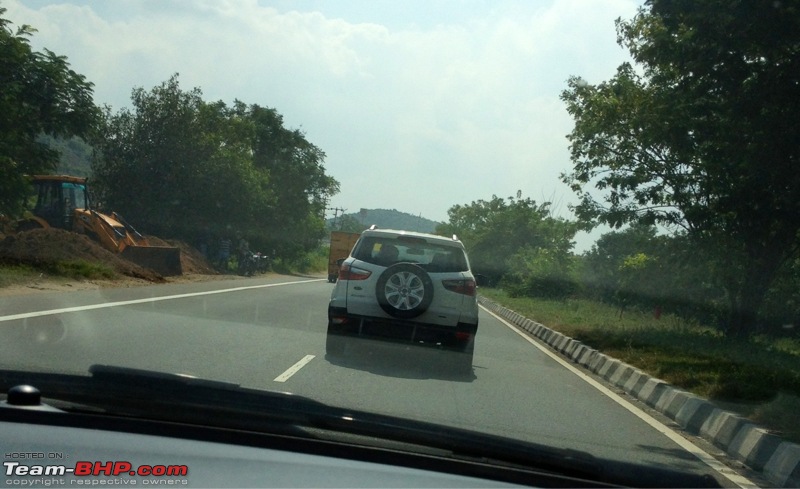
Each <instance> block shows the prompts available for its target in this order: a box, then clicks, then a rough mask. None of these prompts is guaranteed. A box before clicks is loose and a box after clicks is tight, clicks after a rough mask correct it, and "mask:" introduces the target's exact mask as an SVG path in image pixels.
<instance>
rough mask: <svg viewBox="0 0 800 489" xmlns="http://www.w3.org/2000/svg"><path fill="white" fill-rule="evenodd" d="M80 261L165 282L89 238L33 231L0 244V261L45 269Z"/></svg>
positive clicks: (72, 234)
mask: <svg viewBox="0 0 800 489" xmlns="http://www.w3.org/2000/svg"><path fill="white" fill-rule="evenodd" d="M72 260H83V261H87V262H91V263H98V264H101V265H105V266H107V267H109V268H111V269H112V270H114V271H116V272H117V273H120V274H123V275H127V276H130V277H136V278H141V279H144V280H148V281H150V282H164V281H165V280H164V277H162V276H161V275H159V274H158V273H156V272H154V271H152V270H148V269H146V268H142V267H140V266H138V265H136V264H134V263H131V262H129V261H128V260H125V259H122V258H120V257H119V256H118V255H116V254H115V253H112V252H110V251H108V250H106V249H105V248H103V247H102V246H100V245H99V244H98V243H96V242H95V241H92V239H91V238H89V237H88V236H85V235H82V234H77V233H71V232H69V231H65V230H63V229H34V230H32V231H26V232H22V233H18V234H16V235H14V236H8V237H6V238H5V239H4V240H3V241H0V261H2V262H5V263H14V264H28V265H32V266H36V267H47V266H51V265H54V264H56V263H58V262H62V261H72Z"/></svg>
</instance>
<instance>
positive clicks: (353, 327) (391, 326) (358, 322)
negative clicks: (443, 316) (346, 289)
mask: <svg viewBox="0 0 800 489" xmlns="http://www.w3.org/2000/svg"><path fill="white" fill-rule="evenodd" d="M477 331H478V323H474V324H472V323H458V324H457V325H456V326H449V327H448V326H441V325H436V324H426V323H421V322H418V321H403V320H400V319H384V318H375V317H365V316H358V315H353V314H348V313H347V309H345V308H339V307H329V308H328V335H329V336H331V335H335V336H341V337H360V338H369V339H378V340H384V341H391V342H395V343H405V344H413V345H418V346H421V347H431V348H443V349H448V350H454V351H460V352H467V353H471V352H472V351H473V350H474V348H475V333H477Z"/></svg>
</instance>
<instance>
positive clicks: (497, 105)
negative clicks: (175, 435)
mask: <svg viewBox="0 0 800 489" xmlns="http://www.w3.org/2000/svg"><path fill="white" fill-rule="evenodd" d="M731 33H735V35H733V34H731ZM0 36H2V39H1V40H2V43H1V44H0V50H2V51H0V70H2V72H0V93H2V94H3V95H2V96H1V97H0V176H1V177H2V178H1V179H0V180H1V181H0V369H5V370H13V371H24V372H31V373H49V374H54V373H64V374H75V375H79V376H89V375H90V374H89V371H90V368H92V366H95V365H104V366H108V367H120V368H129V369H140V370H149V371H155V372H162V373H166V374H185V375H190V376H194V377H198V378H202V379H206V380H209V381H217V382H225V383H231V384H235V385H239V386H243V387H245V388H248V389H254V390H263V391H280V392H288V393H291V394H296V395H298V396H302V397H303V398H306V399H309V400H312V401H315V402H319V403H322V404H325V405H328V406H331V407H336V408H345V409H353V410H358V411H363V412H367V413H374V414H383V415H391V416H395V417H397V418H400V419H405V420H413V421H423V422H430V423H434V424H437V425H441V426H444V427H453V428H464V429H469V430H474V431H476V432H479V433H484V434H490V435H497V436H501V437H506V438H508V439H511V440H514V441H524V442H532V443H537V444H542V445H546V446H550V447H555V448H565V449H572V450H578V451H581V452H585V453H587V454H591V455H593V456H596V457H599V458H602V459H609V460H615V461H625V462H634V463H638V464H642V465H643V466H645V467H650V468H653V467H660V468H673V469H676V470H681V471H686V472H690V473H697V474H701V473H702V474H704V473H713V474H715V477H716V476H720V477H728V476H730V479H726V480H727V481H728V482H729V483H730V485H747V484H749V483H751V482H752V483H754V484H756V483H760V484H766V485H791V484H792V483H793V481H797V478H796V477H797V473H798V472H797V471H798V470H800V469H795V468H793V467H794V466H791V464H792V463H794V462H793V461H795V462H797V463H798V464H800V460H799V459H798V457H800V455H798V454H800V449H798V443H800V430H799V429H798V423H797V419H798V418H797V413H798V412H800V333H798V331H800V328H798V324H800V293H799V292H798V291H800V204H798V203H800V173H799V172H797V171H796V167H797V162H798V158H800V146H799V145H798V142H799V141H800V134H798V132H799V131H800V120H798V118H800V79H798V73H800V66H798V63H799V62H798V60H799V59H800V9H798V8H797V5H796V4H795V3H793V2H773V1H764V2H724V1H709V2H667V1H657V0H654V1H644V0H608V1H606V0H600V1H592V2H584V1H571V0H543V1H537V2H530V1H516V0H500V1H497V2H482V1H466V2H452V1H449V0H446V1H441V2H419V1H410V2H405V1H404V2H390V1H382V0H381V1H347V2H316V1H300V2H285V1H282V0H277V1H272V2H265V1H241V2H217V1H211V0H187V1H182V2H151V1H138V0H126V1H120V2H108V1H103V0H0ZM36 175H39V176H48V177H47V178H48V180H46V181H44V182H42V184H41V185H39V184H37V185H39V186H38V192H36V191H34V185H33V183H32V180H31V179H32V177H33V176H36ZM84 178H85V180H84ZM78 182H81V183H78ZM87 191H88V192H89V193H90V194H91V196H92V201H91V202H86V200H85V199H86V195H88V194H87V193H86V192H87ZM89 205H91V209H88V207H89ZM373 225H374V226H375V228H374V230H373V231H371V232H373V233H375V234H369V233H370V232H367V234H365V235H364V236H363V237H361V233H363V232H365V231H366V230H368V229H370V227H371V226H373ZM400 230H402V231H403V232H405V233H406V234H405V235H403V234H401V233H399V231H400ZM395 231H397V232H398V234H400V235H399V236H395V235H393V234H392V232H395ZM381 233H383V234H381ZM433 236H438V237H442V238H434V237H433ZM455 236H457V238H455ZM359 237H361V239H360V241H359ZM451 237H452V239H451ZM437 239H442V240H443V241H437ZM378 265H380V266H378ZM123 381H124V378H123V380H120V382H123ZM151 381H152V382H156V380H151ZM148 382H150V381H148ZM81 400H82V401H86V402H88V400H87V399H86V398H82V399H81ZM176 402H182V401H181V399H180V398H179V397H176ZM140 407H141V409H140V411H138V412H137V415H140V416H142V417H146V416H147V415H148V413H147V412H146V411H147V410H146V406H140ZM104 409H111V408H110V407H108V405H106V404H104ZM174 412H175V413H178V412H180V409H179V408H177V407H176V408H175V410H174ZM228 412H229V413H231V417H234V414H233V411H228ZM162 414H163V413H161V414H159V413H156V412H155V411H154V412H153V413H151V415H152V416H154V417H158V416H161V415H162ZM192 419H193V420H195V421H196V419H197V418H192ZM226 422H232V421H231V420H228V419H227V417H226V416H218V417H217V418H215V421H209V423H220V424H224V423H226ZM236 423H237V429H242V428H243V426H244V424H246V423H245V422H244V421H242V420H241V419H237V421H236ZM243 423H244V424H243ZM254 426H255V425H254ZM748 427H749V428H748ZM746 429H753V430H761V431H758V433H760V434H761V435H759V436H762V435H763V436H765V437H767V435H768V437H767V438H765V439H764V440H761V439H760V438H759V441H758V442H754V441H752V438H750V437H751V436H754V435H751V434H750V432H746V431H742V430H746ZM687 438H691V439H692V440H694V439H695V438H696V439H697V444H696V445H695V444H693V443H690V442H687V441H686V439H687ZM687 444H688V445H690V446H687ZM698 446H699V447H700V448H697V447H698ZM693 447H694V448H693ZM484 448H485V447H484ZM695 448H696V449H695ZM9 449H13V450H17V448H15V447H10V448H9ZM701 454H702V455H701ZM77 455H78V454H76V456H77ZM709 460H714V461H715V462H709ZM715 464H718V465H715ZM787 464H788V465H787ZM720 467H722V468H720ZM798 467H800V465H798ZM731 474H734V475H731ZM792 474H794V475H792ZM737 477H741V478H742V479H737ZM793 477H794V479H793ZM743 481H744V482H743ZM754 481H755V482H754Z"/></svg>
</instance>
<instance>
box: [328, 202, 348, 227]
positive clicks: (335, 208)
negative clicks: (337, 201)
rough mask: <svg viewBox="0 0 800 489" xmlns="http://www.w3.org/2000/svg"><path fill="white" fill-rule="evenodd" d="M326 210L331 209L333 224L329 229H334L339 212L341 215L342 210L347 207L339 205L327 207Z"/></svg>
mask: <svg viewBox="0 0 800 489" xmlns="http://www.w3.org/2000/svg"><path fill="white" fill-rule="evenodd" d="M326 210H329V211H333V225H332V226H331V229H335V228H336V221H337V220H338V219H339V213H340V212H341V213H342V215H344V211H346V210H347V209H343V208H341V207H328V208H327V209H326Z"/></svg>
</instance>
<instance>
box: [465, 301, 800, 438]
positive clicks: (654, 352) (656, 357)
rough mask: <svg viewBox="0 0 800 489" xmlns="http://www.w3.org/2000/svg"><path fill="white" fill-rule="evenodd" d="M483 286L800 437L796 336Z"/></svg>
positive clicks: (523, 310)
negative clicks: (738, 330) (733, 330)
mask: <svg viewBox="0 0 800 489" xmlns="http://www.w3.org/2000/svg"><path fill="white" fill-rule="evenodd" d="M481 294H482V295H484V296H485V297H487V298H489V299H491V300H493V301H495V302H497V303H499V304H502V305H504V306H506V307H508V308H510V309H512V310H514V311H516V312H518V313H519V314H522V315H523V316H526V317H528V318H530V319H533V320H535V321H537V322H540V323H542V324H545V325H547V326H548V327H549V328H552V329H555V330H557V331H559V332H561V333H563V334H565V335H567V336H570V337H572V338H575V339H576V340H579V341H581V342H583V343H585V344H586V345H589V346H591V347H592V348H595V349H597V350H600V351H602V352H603V353H605V354H607V355H610V356H612V357H614V358H617V359H619V360H622V361H623V362H625V363H628V364H630V365H633V366H635V367H637V368H639V369H641V370H643V371H645V372H647V373H649V374H650V375H653V376H655V377H657V378H660V379H663V380H665V381H667V382H669V383H670V384H672V385H674V386H677V387H680V388H681V389H685V390H687V391H689V392H692V393H695V394H697V395H699V396H702V397H704V398H706V399H709V400H711V401H714V402H717V403H718V404H720V406H721V407H723V408H725V409H728V410H731V411H734V412H737V413H739V414H741V415H743V416H747V417H749V418H750V419H752V420H753V421H755V422H757V423H759V424H761V425H763V426H764V427H766V428H768V429H770V430H772V431H774V432H776V433H777V434H779V435H781V436H783V437H784V438H786V439H788V440H791V441H793V442H795V443H800V426H799V425H798V423H797V413H799V412H800V338H797V337H794V338H770V337H765V336H756V337H754V338H752V339H751V340H750V341H746V342H745V341H732V340H730V339H728V338H726V337H725V336H723V335H722V334H721V333H720V332H718V331H717V330H715V329H712V328H708V327H705V326H703V325H699V324H692V323H687V322H686V321H684V320H682V319H680V318H678V317H675V316H672V315H669V314H663V315H661V317H660V318H659V319H656V318H655V317H654V315H653V314H648V313H645V312H642V311H636V310H627V311H624V312H622V313H620V310H619V309H617V308H615V307H613V306H609V305H607V304H602V303H598V302H594V301H590V300H585V299H568V300H565V301H556V300H546V299H537V298H519V297H510V296H508V295H507V294H506V293H505V292H503V291H502V290H500V289H486V288H481Z"/></svg>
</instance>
